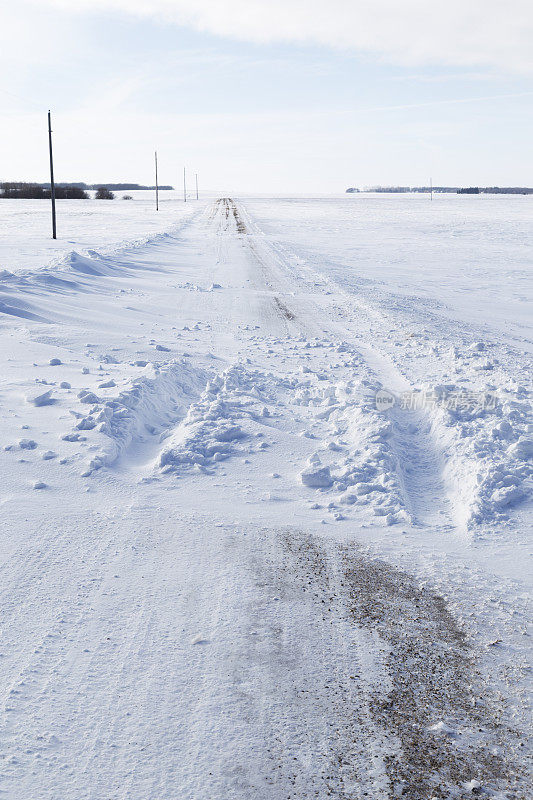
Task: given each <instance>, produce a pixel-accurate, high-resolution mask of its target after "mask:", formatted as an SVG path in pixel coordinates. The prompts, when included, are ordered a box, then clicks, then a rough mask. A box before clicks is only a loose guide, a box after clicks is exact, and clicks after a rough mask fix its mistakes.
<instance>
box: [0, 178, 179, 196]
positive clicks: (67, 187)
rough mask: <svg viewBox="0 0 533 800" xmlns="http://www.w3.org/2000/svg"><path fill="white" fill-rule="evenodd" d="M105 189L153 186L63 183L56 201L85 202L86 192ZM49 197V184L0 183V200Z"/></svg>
mask: <svg viewBox="0 0 533 800" xmlns="http://www.w3.org/2000/svg"><path fill="white" fill-rule="evenodd" d="M101 187H105V188H106V189H108V190H109V191H117V192H121V191H139V190H153V189H155V186H143V185H141V184H140V183H89V184H88V183H82V182H78V183H63V182H58V183H56V184H55V193H56V198H57V199H58V200H86V199H88V197H89V195H88V194H87V191H88V190H98V189H100V188H101ZM173 188H174V187H173V186H165V185H163V186H159V189H162V190H172V189H173ZM50 195H51V185H50V183H33V182H24V181H11V182H9V181H5V182H3V183H0V198H22V199H30V200H40V199H44V200H46V199H48V198H49V197H50Z"/></svg>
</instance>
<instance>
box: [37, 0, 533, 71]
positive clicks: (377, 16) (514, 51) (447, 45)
mask: <svg viewBox="0 0 533 800" xmlns="http://www.w3.org/2000/svg"><path fill="white" fill-rule="evenodd" d="M42 2H43V3H49V4H53V5H55V6H61V7H62V8H64V9H65V10H68V11H70V12H72V11H91V12H93V13H94V12H96V11H98V12H106V11H114V12H116V11H119V12H123V13H127V14H130V15H132V14H133V15H138V16H144V17H153V18H160V19H163V20H166V21H169V22H173V23H177V24H179V25H188V26H191V27H194V28H196V29H198V30H202V31H207V32H209V33H214V34H217V35H220V36H226V37H233V38H236V39H240V40H246V41H254V42H280V41H285V42H294V43H301V44H305V43H315V44H321V45H327V46H330V47H339V48H348V49H351V50H354V51H357V52H361V53H367V54H374V55H378V56H379V57H381V58H385V59H387V60H389V61H393V62H397V63H405V64H432V63H435V64H436V63H438V64H447V65H457V66H466V67H474V66H491V67H497V68H498V69H503V70H508V71H518V72H528V71H533V48H532V47H531V42H532V41H533V4H532V3H531V2H530V0H506V2H503V0H466V1H465V0H401V1H400V0H327V2H324V0H231V2H224V0H42Z"/></svg>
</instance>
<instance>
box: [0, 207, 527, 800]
mask: <svg viewBox="0 0 533 800" xmlns="http://www.w3.org/2000/svg"><path fill="white" fill-rule="evenodd" d="M58 205H59V210H60V217H59V231H60V238H59V239H58V241H57V242H55V243H52V241H51V240H49V239H48V235H49V233H48V226H49V218H48V214H49V209H48V207H47V204H46V203H39V202H37V201H35V202H32V201H28V202H25V201H2V205H0V214H1V215H2V216H1V218H2V230H1V231H0V281H1V284H0V337H1V342H2V367H3V369H2V381H1V384H0V407H1V410H2V414H1V415H0V468H1V471H2V484H1V488H0V509H1V515H2V516H1V519H2V523H3V524H2V540H1V544H2V547H1V551H0V552H1V555H0V570H1V572H0V574H1V593H2V598H1V599H2V602H1V605H0V614H1V630H2V644H1V649H0V687H1V691H2V694H3V703H4V707H3V712H2V716H1V718H0V792H3V795H4V796H5V797H9V798H11V797H16V798H17V800H30V799H31V800H34V798H39V800H58V799H59V798H61V800H84V798H87V800H88V799H89V798H90V799H91V800H104V799H105V798H110V797H112V798H128V800H162V799H163V798H165V799H166V798H169V799H170V798H178V797H179V798H180V800H214V798H217V800H218V798H220V800H223V799H224V800H225V799H226V798H228V799H229V798H238V800H249V799H250V798H258V800H259V799H261V800H263V798H264V800H282V798H293V800H307V798H320V800H322V798H326V797H331V798H339V799H340V798H345V800H348V798H349V800H362V799H363V798H372V800H382V799H383V800H385V799H388V798H395V797H404V798H407V799H408V800H429V798H437V799H438V800H443V799H444V798H468V797H472V796H476V794H477V795H479V794H480V793H481V794H482V795H483V796H486V797H493V798H498V800H504V798H512V797H513V798H515V800H526V798H529V797H531V792H532V784H531V780H530V778H528V773H527V760H526V755H525V754H526V752H527V749H528V742H527V725H528V722H529V718H528V714H529V711H528V709H529V707H530V706H529V702H530V697H531V673H530V660H531V645H530V635H529V633H528V623H529V620H530V605H529V604H530V587H531V539H530V533H531V527H532V526H531V499H530V494H529V492H530V488H531V477H532V469H531V457H532V455H533V427H532V422H533V421H532V419H531V406H530V402H531V401H530V391H529V389H530V387H529V381H530V376H531V325H530V319H528V314H527V312H528V310H529V309H530V308H531V305H529V307H528V302H529V303H530V302H531V280H530V275H531V250H530V241H531V198H530V197H522V196H518V197H516V196H513V197H488V196H479V197H471V196H470V197H469V196H437V197H435V199H434V201H433V202H432V203H431V202H430V201H429V198H428V197H427V196H416V195H396V196H394V195H388V196H384V195H380V196H377V195H360V196H345V197H337V198H333V197H331V198H323V199H320V198H313V199H309V198H308V199H305V198H294V199H290V198H273V199H268V198H244V199H236V198H235V199H230V198H220V199H209V200H204V201H200V202H196V201H192V202H189V203H187V205H185V204H183V203H181V202H179V200H178V197H177V196H176V197H173V198H170V197H169V199H168V200H166V201H165V202H163V203H162V206H161V211H160V212H159V214H156V212H155V210H154V209H153V203H152V199H151V198H150V197H145V198H143V197H141V196H138V197H136V199H135V200H133V201H113V202H112V203H104V202H100V203H98V202H96V201H78V202H77V203H76V202H72V203H69V202H63V203H61V204H58ZM528 291H529V295H528Z"/></svg>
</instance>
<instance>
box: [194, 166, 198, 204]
mask: <svg viewBox="0 0 533 800" xmlns="http://www.w3.org/2000/svg"><path fill="white" fill-rule="evenodd" d="M194 177H195V178H196V199H197V200H198V173H197V172H196V173H195V175H194Z"/></svg>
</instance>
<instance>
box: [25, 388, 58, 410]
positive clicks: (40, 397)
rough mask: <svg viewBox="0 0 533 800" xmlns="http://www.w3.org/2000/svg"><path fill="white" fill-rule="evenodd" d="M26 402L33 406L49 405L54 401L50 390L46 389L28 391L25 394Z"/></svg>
mask: <svg viewBox="0 0 533 800" xmlns="http://www.w3.org/2000/svg"><path fill="white" fill-rule="evenodd" d="M26 402H27V403H30V404H31V405H33V406H49V405H51V403H53V402H54V400H53V399H52V390H51V389H47V390H46V391H45V392H42V391H40V390H38V391H37V392H36V393H35V392H30V393H28V394H27V395H26Z"/></svg>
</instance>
